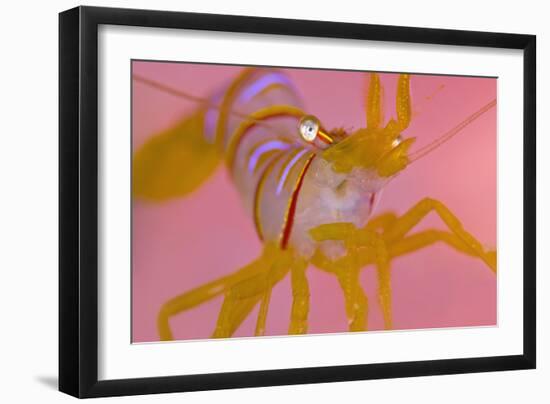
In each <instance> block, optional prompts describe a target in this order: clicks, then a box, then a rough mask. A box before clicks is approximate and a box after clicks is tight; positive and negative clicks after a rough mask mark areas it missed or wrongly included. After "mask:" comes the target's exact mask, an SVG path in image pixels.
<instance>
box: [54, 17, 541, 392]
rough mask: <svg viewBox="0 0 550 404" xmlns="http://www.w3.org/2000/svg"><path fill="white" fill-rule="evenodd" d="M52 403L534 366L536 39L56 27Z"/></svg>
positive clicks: (163, 20) (206, 27) (211, 20)
mask: <svg viewBox="0 0 550 404" xmlns="http://www.w3.org/2000/svg"><path fill="white" fill-rule="evenodd" d="M59 21H60V75H59V77H60V329H59V331H60V341H59V343H60V361H59V363H60V370H59V373H60V377H59V386H60V390H62V391H64V392H66V393H68V394H71V395H74V396H77V397H99V396H112V395H130V394H146V393H161V392H180V391H193V390H207V389H221V388H236V387H253V386H269V385H282V384H298V383H320V382H332V381H345V380H360V379H376V378H391V377H407V376H420V375H436V374H451V373H465V372H484V371H498V370H511V369H528V368H534V367H535V349H536V347H535V345H536V344H535V300H536V297H535V118H536V117H535V43H536V42H535V37H534V36H531V35H519V34H502V33H487V32H470V31H453V30H436V29H424V28H409V27H395V26H375V25H365V24H349V23H337V22H321V21H301V20H284V19H273V18H259V17H238V16H223V15H212V14H195V13H179V12H161V11H151V10H149V11H146V10H124V9H106V8H93V7H78V8H75V9H72V10H68V11H65V12H63V13H61V14H60V20H59Z"/></svg>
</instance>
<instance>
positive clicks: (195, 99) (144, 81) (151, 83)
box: [132, 74, 298, 135]
mask: <svg viewBox="0 0 550 404" xmlns="http://www.w3.org/2000/svg"><path fill="white" fill-rule="evenodd" d="M132 79H133V80H134V81H137V82H139V83H142V84H145V85H148V86H149V87H152V88H156V89H157V90H159V91H162V92H164V93H167V94H171V95H173V96H175V97H179V98H183V99H186V100H188V101H193V102H198V103H201V104H204V105H206V106H208V107H211V108H215V109H218V110H219V109H221V107H222V106H221V105H219V104H216V103H213V102H212V101H211V100H210V99H208V98H203V97H198V96H196V95H192V94H189V93H186V92H184V91H181V90H176V89H174V88H172V87H169V86H167V85H165V84H162V83H160V82H158V81H155V80H151V79H148V78H146V77H143V76H140V75H137V74H133V75H132ZM229 114H231V115H234V116H236V117H239V118H241V119H247V120H249V121H251V122H254V123H255V124H256V125H259V126H263V127H266V128H269V129H271V130H274V131H278V132H279V133H280V134H281V135H283V133H282V132H281V131H280V128H276V127H274V126H272V125H269V124H268V123H266V122H264V121H262V120H260V119H252V118H251V117H250V115H248V114H245V113H242V112H239V111H235V110H230V111H229ZM296 130H298V129H296Z"/></svg>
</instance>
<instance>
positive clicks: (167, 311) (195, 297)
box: [157, 259, 262, 341]
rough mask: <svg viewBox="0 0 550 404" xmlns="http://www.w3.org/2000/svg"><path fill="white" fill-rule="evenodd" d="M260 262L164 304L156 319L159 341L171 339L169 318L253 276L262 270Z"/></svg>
mask: <svg viewBox="0 0 550 404" xmlns="http://www.w3.org/2000/svg"><path fill="white" fill-rule="evenodd" d="M261 261H262V260H261V259H259V260H257V261H255V262H253V263H252V264H250V265H247V266H246V267H244V268H243V269H241V270H239V271H237V272H235V273H234V274H231V275H228V276H224V277H222V278H220V279H217V280H215V281H212V282H209V283H207V284H206V285H203V286H200V287H198V288H196V289H193V290H191V291H189V292H186V293H183V294H181V295H179V296H176V297H174V298H172V299H170V300H169V301H167V302H166V303H164V304H163V305H162V307H161V309H160V311H159V314H158V317H157V327H158V331H159V336H160V339H161V340H162V341H170V340H172V339H173V335H172V330H171V329H170V317H172V316H174V315H176V314H178V313H181V312H183V311H186V310H189V309H191V308H193V307H196V306H198V305H200V304H202V303H204V302H206V301H208V300H211V299H213V298H215V297H216V296H219V295H220V294H222V293H224V292H225V291H226V290H228V289H229V288H230V287H232V286H233V285H235V284H236V283H238V282H241V281H242V280H244V279H248V278H249V277H251V276H254V274H256V273H257V272H259V271H260V270H261V269H262V267H261V265H260V264H261V263H262V262H261Z"/></svg>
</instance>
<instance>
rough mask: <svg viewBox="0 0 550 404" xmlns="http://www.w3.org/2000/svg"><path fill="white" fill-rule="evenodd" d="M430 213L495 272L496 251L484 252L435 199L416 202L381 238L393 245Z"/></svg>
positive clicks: (451, 214)
mask: <svg viewBox="0 0 550 404" xmlns="http://www.w3.org/2000/svg"><path fill="white" fill-rule="evenodd" d="M432 211H433V212H435V213H437V214H438V215H439V217H440V218H441V220H443V222H444V223H445V225H446V226H447V227H448V228H449V230H450V231H451V232H452V233H453V234H454V235H455V236H456V237H457V239H458V240H460V241H461V242H462V243H463V245H464V247H465V248H466V249H467V250H469V251H470V252H471V254H472V255H475V256H477V257H479V258H480V259H482V260H483V261H484V262H485V263H486V264H487V266H488V267H489V268H491V270H492V271H493V272H496V251H485V249H484V248H483V246H482V245H481V243H480V242H479V241H478V240H477V239H476V238H475V237H474V236H472V235H471V234H470V233H468V232H467V231H466V230H464V228H463V227H462V224H461V223H460V221H459V220H458V218H457V217H456V216H455V215H454V214H453V213H452V212H451V211H450V210H449V209H448V208H447V207H446V206H445V205H444V204H443V203H442V202H440V201H437V200H435V199H431V198H425V199H423V200H421V201H420V202H418V203H417V204H416V205H415V206H413V207H412V208H411V209H410V210H409V211H407V212H406V213H405V214H404V215H403V216H401V217H399V218H397V219H396V220H395V222H394V223H393V225H392V226H391V227H390V228H389V229H387V230H386V231H385V232H384V233H383V235H382V238H383V239H384V241H385V242H386V243H387V245H389V246H391V245H393V244H394V243H396V242H397V241H399V240H401V239H402V238H403V237H404V236H405V235H406V234H407V233H408V232H409V231H410V230H411V229H412V228H413V227H414V226H416V225H417V224H418V223H419V222H420V221H421V220H422V219H423V218H424V217H426V215H428V213H430V212H432Z"/></svg>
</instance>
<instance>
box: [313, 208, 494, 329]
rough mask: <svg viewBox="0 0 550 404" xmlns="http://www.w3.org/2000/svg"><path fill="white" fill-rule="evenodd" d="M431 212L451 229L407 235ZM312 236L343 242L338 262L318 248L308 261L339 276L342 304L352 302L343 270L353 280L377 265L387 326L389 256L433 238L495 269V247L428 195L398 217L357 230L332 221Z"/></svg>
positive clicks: (388, 325)
mask: <svg viewBox="0 0 550 404" xmlns="http://www.w3.org/2000/svg"><path fill="white" fill-rule="evenodd" d="M432 211H434V212H436V213H437V214H438V215H439V217H440V218H441V219H442V220H443V222H444V223H445V224H446V226H447V227H448V228H449V230H450V232H447V231H441V230H435V229H429V230H424V231H421V232H419V233H416V234H412V235H407V234H408V233H409V232H410V231H411V230H412V229H413V228H414V226H416V225H417V224H418V223H419V222H420V221H421V220H422V219H423V218H424V217H425V216H426V215H427V214H428V213H430V212H432ZM310 234H311V236H312V237H313V238H314V239H315V240H317V241H325V240H337V241H342V242H344V244H345V245H346V247H347V254H346V256H344V257H343V258H341V259H339V260H337V261H330V260H328V259H327V258H326V257H325V256H324V255H323V254H322V252H320V251H317V252H316V254H315V256H314V257H313V260H312V261H313V263H314V264H315V265H316V266H317V267H319V268H320V269H323V270H325V271H328V272H331V273H334V274H335V275H336V276H337V278H338V281H339V282H340V285H341V286H342V289H343V291H344V297H345V298H346V303H347V302H348V300H350V298H349V296H350V293H349V281H348V283H346V282H343V280H344V279H345V278H344V277H343V275H342V273H343V271H347V276H348V278H350V279H351V278H353V279H355V278H357V277H356V275H355V274H356V273H357V272H358V270H359V268H363V267H365V266H366V265H369V264H374V265H375V266H376V268H377V274H378V291H379V299H380V305H381V307H382V312H383V315H384V325H385V328H387V329H388V328H391V327H392V317H391V276H390V275H391V268H390V261H391V259H392V258H395V257H397V256H400V255H404V254H408V253H411V252H413V251H417V250H419V249H421V248H424V247H426V246H428V245H431V244H434V243H436V242H443V243H445V244H447V245H449V246H450V247H452V248H454V249H455V250H457V251H459V252H462V253H465V254H468V255H470V256H472V257H477V258H480V259H481V260H483V261H484V262H485V263H486V264H487V266H488V267H489V268H490V269H491V270H492V271H493V272H496V251H486V250H485V249H484V248H483V247H482V245H481V243H480V242H479V241H477V240H476V239H475V237H473V236H472V235H471V234H470V233H468V232H467V231H466V230H464V228H463V227H462V224H461V223H460V221H459V220H458V219H457V218H456V216H454V215H453V214H452V213H451V211H450V210H449V209H448V208H447V207H446V206H445V205H444V204H443V203H441V202H439V201H437V200H434V199H430V198H426V199H423V200H422V201H420V202H419V203H418V204H416V205H415V206H413V207H412V208H411V209H410V210H409V211H408V212H406V213H405V214H404V215H403V216H401V217H396V216H395V215H393V214H391V213H390V214H384V215H381V216H378V217H376V218H373V219H372V220H371V221H370V222H369V224H368V225H367V226H366V227H365V228H364V229H357V228H355V226H353V225H352V224H350V223H333V224H325V225H321V226H318V227H317V228H315V229H312V230H311V231H310ZM350 240H352V242H350ZM359 287H360V286H359ZM346 312H348V318H349V307H348V304H346ZM351 329H352V327H351V326H350V330H351Z"/></svg>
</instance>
